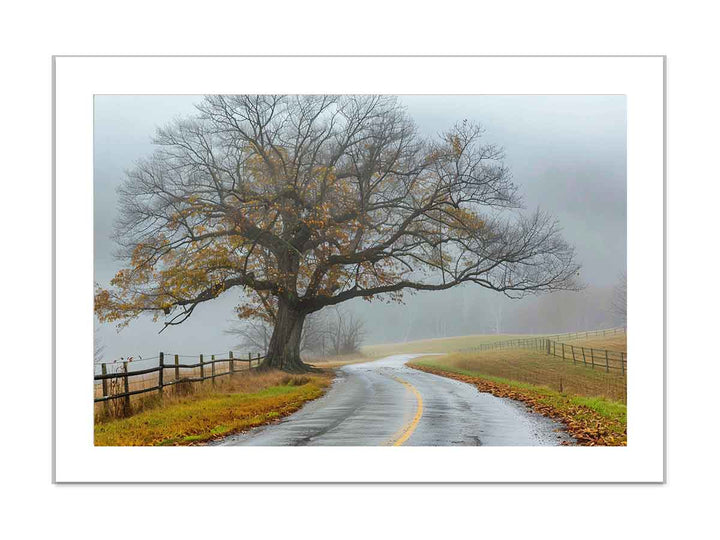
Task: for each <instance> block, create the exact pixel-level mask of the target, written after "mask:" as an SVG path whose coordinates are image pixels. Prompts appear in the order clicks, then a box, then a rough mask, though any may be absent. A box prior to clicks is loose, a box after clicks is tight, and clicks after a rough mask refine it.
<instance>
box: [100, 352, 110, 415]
mask: <svg viewBox="0 0 720 540" xmlns="http://www.w3.org/2000/svg"><path fill="white" fill-rule="evenodd" d="M101 366H102V374H103V375H107V364H105V363H104V362H103V363H102V364H101ZM102 390H103V397H107V379H103V380H102ZM103 410H104V411H105V414H106V415H108V414H109V413H110V404H109V403H108V402H107V400H105V401H103Z"/></svg>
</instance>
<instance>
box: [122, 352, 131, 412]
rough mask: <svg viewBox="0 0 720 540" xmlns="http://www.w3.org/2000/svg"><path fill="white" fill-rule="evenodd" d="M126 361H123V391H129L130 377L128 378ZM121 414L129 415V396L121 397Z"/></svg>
mask: <svg viewBox="0 0 720 540" xmlns="http://www.w3.org/2000/svg"><path fill="white" fill-rule="evenodd" d="M127 365H128V363H127V362H123V373H125V377H123V378H124V379H125V393H126V394H127V393H129V392H130V379H129V378H128V367H127ZM123 414H124V415H125V416H130V396H125V398H124V399H123Z"/></svg>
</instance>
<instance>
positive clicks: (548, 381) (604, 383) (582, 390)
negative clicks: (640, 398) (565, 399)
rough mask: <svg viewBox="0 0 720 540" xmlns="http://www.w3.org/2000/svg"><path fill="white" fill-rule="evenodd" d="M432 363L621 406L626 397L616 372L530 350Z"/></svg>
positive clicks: (461, 355)
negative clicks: (545, 387)
mask: <svg viewBox="0 0 720 540" xmlns="http://www.w3.org/2000/svg"><path fill="white" fill-rule="evenodd" d="M428 360H430V359H428ZM431 361H432V363H433V364H435V365H437V366H447V367H450V368H454V369H459V370H463V371H466V372H468V373H475V374H480V375H489V376H493V377H502V378H505V379H510V380H513V381H520V382H525V383H529V384H535V385H541V386H547V387H548V388H551V389H553V390H558V391H560V392H565V393H569V394H576V395H579V396H587V397H605V398H608V399H612V400H615V401H621V402H623V403H624V402H625V400H626V395H627V390H626V379H625V377H624V376H623V375H622V374H621V373H619V372H616V371H611V372H610V373H606V372H605V370H604V369H601V368H600V367H598V368H596V369H594V370H593V369H591V368H589V367H584V366H582V365H579V364H577V365H574V364H573V363H572V361H568V360H562V359H561V358H557V357H554V356H548V355H546V354H545V353H543V352H540V351H535V350H531V349H502V350H495V351H481V352H474V353H455V354H450V355H448V356H444V357H433V358H432V359H431Z"/></svg>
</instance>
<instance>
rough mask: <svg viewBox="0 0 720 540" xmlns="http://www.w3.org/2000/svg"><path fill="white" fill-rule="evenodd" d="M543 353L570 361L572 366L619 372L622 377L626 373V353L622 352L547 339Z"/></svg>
mask: <svg viewBox="0 0 720 540" xmlns="http://www.w3.org/2000/svg"><path fill="white" fill-rule="evenodd" d="M545 352H546V353H547V354H549V355H551V356H558V357H560V358H562V359H563V360H572V361H573V364H576V365H577V364H582V365H583V366H585V367H591V368H592V369H595V368H596V367H597V368H598V369H604V370H605V371H606V372H608V373H609V372H610V370H611V369H614V370H618V371H621V372H622V374H623V375H625V373H626V372H627V353H624V352H622V351H620V352H618V351H609V350H607V349H595V348H593V347H579V346H577V345H571V344H569V343H560V342H557V341H552V340H549V339H548V340H546V342H545Z"/></svg>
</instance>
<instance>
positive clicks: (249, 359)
mask: <svg viewBox="0 0 720 540" xmlns="http://www.w3.org/2000/svg"><path fill="white" fill-rule="evenodd" d="M251 369H252V353H251V352H249V353H248V371H250V370H251Z"/></svg>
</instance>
